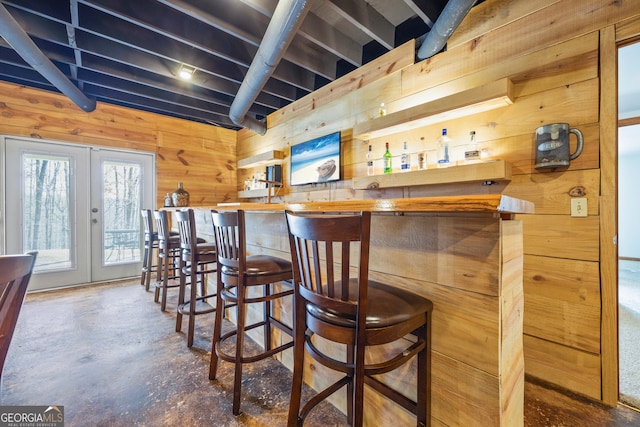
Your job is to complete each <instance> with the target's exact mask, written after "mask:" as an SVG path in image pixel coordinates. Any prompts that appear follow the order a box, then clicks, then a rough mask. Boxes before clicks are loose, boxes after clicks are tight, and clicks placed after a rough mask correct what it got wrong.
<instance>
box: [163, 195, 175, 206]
mask: <svg viewBox="0 0 640 427" xmlns="http://www.w3.org/2000/svg"><path fill="white" fill-rule="evenodd" d="M172 206H173V200H172V199H171V195H170V194H169V193H167V194H166V195H165V196H164V207H165V208H170V207H172Z"/></svg>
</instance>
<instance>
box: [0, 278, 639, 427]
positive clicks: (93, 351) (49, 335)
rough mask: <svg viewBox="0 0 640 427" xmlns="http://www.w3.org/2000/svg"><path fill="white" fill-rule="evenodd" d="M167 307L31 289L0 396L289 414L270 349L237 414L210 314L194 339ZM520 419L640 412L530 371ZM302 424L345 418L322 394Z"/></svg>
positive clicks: (543, 421)
mask: <svg viewBox="0 0 640 427" xmlns="http://www.w3.org/2000/svg"><path fill="white" fill-rule="evenodd" d="M173 294H175V292H173ZM168 308H169V311H167V312H165V313H162V312H161V311H160V308H159V306H158V305H157V304H156V303H154V302H153V294H152V293H150V292H149V293H147V292H145V291H144V288H142V287H141V286H140V285H139V284H138V282H137V281H128V282H121V283H113V284H102V285H93V286H86V287H79V288H72V289H65V290H59V291H52V292H45V293H38V294H30V295H28V296H27V301H26V302H25V305H24V307H23V310H22V312H21V315H20V319H19V322H18V327H17V330H16V333H15V335H14V340H13V342H12V345H11V349H10V351H9V355H8V357H7V362H6V365H5V369H4V374H3V385H2V387H3V389H2V398H1V399H0V404H2V405H63V406H64V410H65V421H66V424H65V425H66V426H67V427H74V426H82V427H84V426H177V425H181V426H283V425H285V424H286V414H287V409H288V403H289V402H288V400H289V387H290V377H291V375H290V372H289V371H288V370H287V369H286V368H284V367H283V366H282V365H280V363H279V362H277V361H275V360H273V359H269V360H265V361H262V362H259V363H256V364H251V365H247V366H246V368H245V375H244V382H243V393H242V404H241V409H242V414H241V415H239V416H238V417H234V416H233V415H232V414H231V393H232V388H231V385H232V379H233V371H232V365H231V364H229V363H225V362H222V364H221V366H220V369H219V375H218V379H217V380H216V381H209V379H208V366H209V358H210V350H211V342H210V339H211V335H212V331H213V316H212V315H210V316H200V317H199V318H198V319H197V323H196V325H197V326H196V338H195V342H194V346H193V347H192V348H191V349H188V348H187V345H186V337H185V335H184V332H182V333H176V332H175V313H174V308H175V298H174V299H171V298H170V303H169V306H168ZM184 329H186V321H185V325H184V327H183V330H184ZM524 424H525V426H581V427H588V426H638V425H640V414H639V413H637V412H634V411H632V410H630V409H628V408H624V407H619V408H607V407H604V406H602V405H599V404H597V403H593V402H589V401H586V400H583V399H581V398H579V397H576V396H571V395H568V394H566V393H562V392H560V391H557V390H553V389H551V388H548V387H545V386H543V385H541V384H536V383H533V382H531V381H527V383H526V386H525V422H524ZM305 425H307V426H338V425H340V426H342V425H345V419H344V417H343V416H342V414H341V413H339V412H338V411H337V410H336V409H335V408H333V407H332V406H331V405H329V404H326V403H323V404H322V406H321V407H319V408H318V410H315V411H314V412H312V414H311V416H310V417H309V418H308V422H307V424H305ZM393 427H399V426H393Z"/></svg>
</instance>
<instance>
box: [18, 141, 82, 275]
mask: <svg viewBox="0 0 640 427" xmlns="http://www.w3.org/2000/svg"><path fill="white" fill-rule="evenodd" d="M22 173H23V176H22V182H23V183H24V184H23V185H24V198H23V206H22V212H23V223H24V228H23V229H24V235H23V246H24V247H23V251H24V252H27V251H38V257H37V261H36V266H35V271H36V272H42V271H50V270H63V269H69V268H71V267H73V266H74V265H75V261H74V256H73V252H72V247H73V245H72V244H71V227H70V222H71V215H70V200H71V197H70V176H71V159H70V158H68V157H63V156H54V155H48V154H37V153H25V154H23V155H22Z"/></svg>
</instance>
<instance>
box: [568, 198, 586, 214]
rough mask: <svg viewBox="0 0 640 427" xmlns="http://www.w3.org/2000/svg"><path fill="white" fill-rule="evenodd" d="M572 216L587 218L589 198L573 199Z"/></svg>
mask: <svg viewBox="0 0 640 427" xmlns="http://www.w3.org/2000/svg"><path fill="white" fill-rule="evenodd" d="M571 216H575V217H586V216H587V198H586V197H574V198H572V199H571Z"/></svg>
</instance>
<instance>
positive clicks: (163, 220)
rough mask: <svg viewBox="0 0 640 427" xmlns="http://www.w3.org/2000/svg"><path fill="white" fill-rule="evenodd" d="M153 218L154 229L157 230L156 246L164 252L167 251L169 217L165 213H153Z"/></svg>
mask: <svg viewBox="0 0 640 427" xmlns="http://www.w3.org/2000/svg"><path fill="white" fill-rule="evenodd" d="M153 216H154V217H155V220H156V229H157V230H158V246H160V247H161V248H162V249H164V251H167V250H168V249H169V237H170V235H171V234H170V233H169V215H168V214H167V211H155V212H154V213H153Z"/></svg>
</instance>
